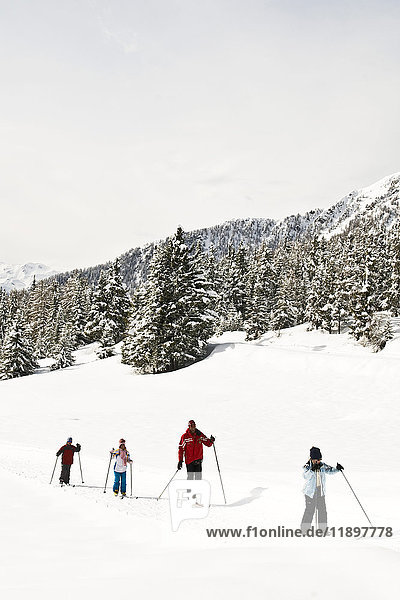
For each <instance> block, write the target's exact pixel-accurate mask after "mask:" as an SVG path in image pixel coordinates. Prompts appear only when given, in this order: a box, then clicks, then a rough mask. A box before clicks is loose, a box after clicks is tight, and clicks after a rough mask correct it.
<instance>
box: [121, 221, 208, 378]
mask: <svg viewBox="0 0 400 600" xmlns="http://www.w3.org/2000/svg"><path fill="white" fill-rule="evenodd" d="M214 298H215V294H214V292H213V290H212V289H211V285H210V282H209V281H208V280H207V278H206V276H205V273H204V269H203V265H202V260H201V256H200V252H199V250H197V251H195V250H194V248H193V247H191V248H189V247H188V246H187V245H186V244H185V241H184V234H183V231H182V229H181V228H178V230H177V232H176V234H175V235H174V236H173V237H172V238H169V239H168V240H167V242H166V243H165V244H163V245H160V246H158V247H157V248H156V250H155V252H154V255H153V260H152V263H151V267H150V272H149V277H148V281H147V283H146V286H145V287H144V288H143V289H142V290H141V292H140V294H138V295H137V296H136V299H135V304H137V305H138V308H137V310H136V312H135V313H134V314H133V317H132V320H131V322H130V327H129V333H128V337H127V339H126V341H125V343H124V348H123V360H124V362H125V363H128V364H131V365H132V366H134V367H135V368H136V369H138V370H139V371H141V372H142V373H162V372H167V371H173V370H176V369H179V368H182V367H184V366H187V365H189V364H191V363H193V362H194V361H195V360H198V359H199V358H201V357H202V356H203V354H204V350H205V347H206V344H207V339H208V338H209V337H210V335H211V334H212V333H213V328H214V319H215V316H216V315H215V314H214V313H213V311H212V310H211V309H210V305H211V304H212V302H213V300H214Z"/></svg>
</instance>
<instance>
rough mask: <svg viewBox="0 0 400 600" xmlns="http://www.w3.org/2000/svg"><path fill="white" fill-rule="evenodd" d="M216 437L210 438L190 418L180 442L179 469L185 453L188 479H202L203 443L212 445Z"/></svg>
mask: <svg viewBox="0 0 400 600" xmlns="http://www.w3.org/2000/svg"><path fill="white" fill-rule="evenodd" d="M214 441H215V437H214V436H211V437H210V438H208V437H207V436H205V435H204V433H202V432H201V431H199V430H198V429H196V423H195V422H194V421H193V419H190V421H189V423H188V428H187V430H186V431H185V433H184V434H183V435H182V437H181V441H180V442H179V450H178V456H179V462H178V469H182V464H183V455H185V463H186V469H187V478H188V479H201V477H202V467H201V464H202V462H203V444H204V446H212V445H213V443H214Z"/></svg>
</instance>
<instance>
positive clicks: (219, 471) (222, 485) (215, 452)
mask: <svg viewBox="0 0 400 600" xmlns="http://www.w3.org/2000/svg"><path fill="white" fill-rule="evenodd" d="M213 446H214V454H215V460H216V461H217V467H218V473H219V478H220V480H221V487H222V493H223V494H224V500H225V504H226V497H225V490H224V484H223V483H222V477H221V470H220V468H219V462H218V456H217V451H216V449H215V442H214V443H213Z"/></svg>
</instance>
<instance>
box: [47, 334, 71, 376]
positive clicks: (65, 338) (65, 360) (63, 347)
mask: <svg viewBox="0 0 400 600" xmlns="http://www.w3.org/2000/svg"><path fill="white" fill-rule="evenodd" d="M74 344H75V340H74V336H73V333H72V327H71V325H68V326H64V327H63V330H62V332H61V338H60V341H59V343H58V344H57V348H56V352H55V363H53V364H52V365H51V367H50V369H51V370H52V371H55V370H57V369H65V368H66V367H70V366H71V365H73V364H74V362H75V357H74V356H73V355H72V350H73V349H74Z"/></svg>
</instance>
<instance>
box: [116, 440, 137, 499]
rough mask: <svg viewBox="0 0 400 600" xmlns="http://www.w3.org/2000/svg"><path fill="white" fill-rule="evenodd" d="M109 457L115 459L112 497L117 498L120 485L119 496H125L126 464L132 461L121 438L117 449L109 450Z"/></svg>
mask: <svg viewBox="0 0 400 600" xmlns="http://www.w3.org/2000/svg"><path fill="white" fill-rule="evenodd" d="M111 456H115V458H116V460H115V464H114V485H113V492H114V495H115V496H118V492H119V487H120V485H121V496H126V469H127V466H128V463H131V462H132V461H131V458H130V454H129V452H128V450H127V449H126V446H125V440H124V439H123V438H121V439H120V440H119V448H118V449H117V450H114V449H113V450H111Z"/></svg>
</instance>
